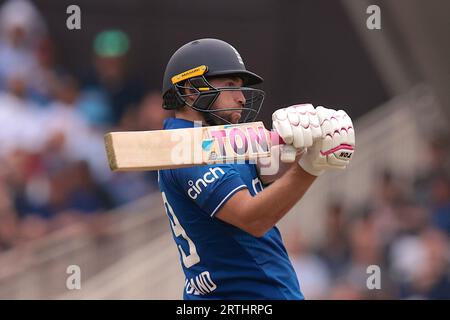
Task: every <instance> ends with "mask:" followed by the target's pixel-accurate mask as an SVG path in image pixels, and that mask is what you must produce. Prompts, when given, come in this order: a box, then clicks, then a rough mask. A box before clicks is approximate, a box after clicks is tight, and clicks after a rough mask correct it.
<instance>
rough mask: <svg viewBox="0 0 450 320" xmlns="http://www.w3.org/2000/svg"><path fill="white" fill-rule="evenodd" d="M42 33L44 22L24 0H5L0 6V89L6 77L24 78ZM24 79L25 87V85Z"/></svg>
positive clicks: (29, 71)
mask: <svg viewBox="0 0 450 320" xmlns="http://www.w3.org/2000/svg"><path fill="white" fill-rule="evenodd" d="M45 33H46V25H45V22H44V20H43V18H42V16H41V15H40V13H39V12H38V11H37V9H36V8H35V6H34V5H33V4H32V3H31V2H30V1H27V0H9V1H6V2H5V3H4V4H3V5H2V6H1V8H0V89H2V88H5V87H6V84H7V81H8V79H10V78H11V77H12V76H20V77H22V79H23V80H27V79H28V76H31V75H32V72H31V71H32V70H33V69H34V68H35V66H36V58H35V56H34V49H35V47H36V44H37V42H38V41H39V39H40V38H41V37H43V36H44V35H45ZM28 87H29V86H28V83H25V88H26V89H28Z"/></svg>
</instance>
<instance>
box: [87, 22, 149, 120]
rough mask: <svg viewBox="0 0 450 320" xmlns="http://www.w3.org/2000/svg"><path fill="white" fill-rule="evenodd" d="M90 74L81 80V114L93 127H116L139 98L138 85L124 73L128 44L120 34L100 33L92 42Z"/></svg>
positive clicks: (119, 32)
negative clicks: (92, 51)
mask: <svg viewBox="0 0 450 320" xmlns="http://www.w3.org/2000/svg"><path fill="white" fill-rule="evenodd" d="M93 46H94V70H93V71H92V74H91V75H90V76H89V77H88V79H86V80H85V83H84V88H83V92H82V102H81V106H80V108H81V111H82V112H83V113H84V114H85V116H86V118H87V119H88V120H89V121H90V122H91V123H92V124H95V125H98V126H105V125H107V126H108V125H117V124H118V123H119V122H120V120H121V119H122V117H123V116H124V114H125V113H126V112H127V110H128V109H130V108H137V105H138V103H139V102H140V100H141V99H142V97H143V93H144V87H143V84H142V83H141V81H139V80H137V79H134V78H130V77H129V75H128V73H127V53H128V51H129V47H130V40H129V38H128V36H127V34H126V33H124V32H123V31H120V30H106V31H102V32H100V33H99V34H97V36H96V37H95V39H94V44H93Z"/></svg>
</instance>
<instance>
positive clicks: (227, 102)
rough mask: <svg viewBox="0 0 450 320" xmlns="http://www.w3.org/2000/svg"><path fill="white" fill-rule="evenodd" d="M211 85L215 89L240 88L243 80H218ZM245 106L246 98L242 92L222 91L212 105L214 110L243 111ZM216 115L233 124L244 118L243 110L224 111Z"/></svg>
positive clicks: (211, 82)
mask: <svg viewBox="0 0 450 320" xmlns="http://www.w3.org/2000/svg"><path fill="white" fill-rule="evenodd" d="M209 83H210V84H211V85H212V86H213V87H215V88H233V87H234V88H236V87H237V88H240V87H242V85H243V81H242V79H241V78H237V77H233V78H216V79H211V80H210V81H209ZM244 105H245V97H244V94H243V93H242V91H240V90H230V91H222V92H221V93H220V95H219V97H218V98H217V99H216V101H215V102H214V104H213V105H212V109H215V110H218V109H232V108H234V109H236V108H237V109H242V108H243V106H244ZM215 114H217V115H218V116H220V117H222V118H224V119H225V120H227V121H229V122H231V123H238V122H239V120H240V119H241V116H242V110H224V111H218V112H216V113H215Z"/></svg>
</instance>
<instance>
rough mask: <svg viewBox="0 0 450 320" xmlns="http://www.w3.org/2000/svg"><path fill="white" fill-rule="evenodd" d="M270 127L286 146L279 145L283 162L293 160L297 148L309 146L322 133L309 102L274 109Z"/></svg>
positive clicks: (314, 111)
mask: <svg viewBox="0 0 450 320" xmlns="http://www.w3.org/2000/svg"><path fill="white" fill-rule="evenodd" d="M272 127H273V129H275V130H276V131H277V133H278V135H279V136H280V137H281V138H282V139H283V140H284V142H285V143H286V146H282V147H281V160H282V161H283V162H292V161H294V160H295V156H296V153H297V150H298V149H304V148H308V147H311V146H312V145H313V143H314V140H316V139H320V137H321V134H322V131H321V130H320V126H319V118H318V116H317V113H316V110H315V109H314V107H313V106H312V105H311V104H298V105H293V106H290V107H287V108H282V109H278V110H276V111H275V112H274V113H273V114H272ZM292 146H293V147H294V148H292Z"/></svg>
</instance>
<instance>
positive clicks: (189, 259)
mask: <svg viewBox="0 0 450 320" xmlns="http://www.w3.org/2000/svg"><path fill="white" fill-rule="evenodd" d="M162 198H163V201H164V207H165V208H166V213H167V215H170V216H171V219H170V217H169V220H170V226H171V227H172V230H173V233H174V234H175V237H177V238H178V237H180V236H181V237H182V238H183V239H184V240H186V241H187V243H188V244H189V254H188V255H186V253H184V251H183V249H182V248H181V245H178V249H179V250H180V254H181V256H182V258H183V264H184V266H185V267H186V268H190V267H192V266H193V265H194V264H197V263H199V262H200V257H199V256H198V254H197V248H196V247H195V244H194V242H192V240H191V239H190V238H189V237H188V236H187V234H186V231H184V229H183V227H182V226H181V224H180V223H179V222H178V219H177V216H176V215H175V213H174V212H173V209H172V206H171V205H170V203H169V202H168V201H167V197H166V194H165V193H164V192H162Z"/></svg>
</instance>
